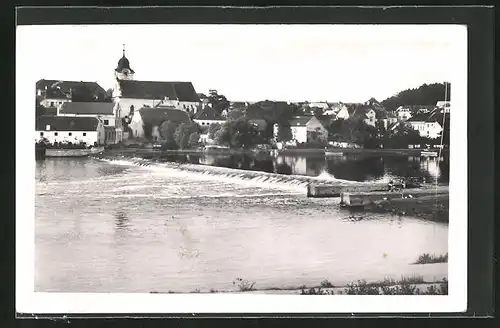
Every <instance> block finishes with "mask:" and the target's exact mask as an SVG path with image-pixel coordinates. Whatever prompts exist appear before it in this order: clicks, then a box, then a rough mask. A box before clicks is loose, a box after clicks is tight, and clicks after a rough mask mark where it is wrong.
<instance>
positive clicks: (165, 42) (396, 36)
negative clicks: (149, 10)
mask: <svg viewBox="0 0 500 328" xmlns="http://www.w3.org/2000/svg"><path fill="white" fill-rule="evenodd" d="M461 32H462V33H461ZM460 37H465V34H464V33H463V30H460V29H457V26H445V25H441V26H437V25H432V26H431V25H420V26H416V25H406V26H405V25H399V26H395V25H392V26H389V25H384V26H382V25H93V26H83V25H80V26H21V27H18V28H17V53H16V56H17V58H18V59H22V60H26V62H30V63H32V66H31V67H29V68H27V69H29V70H30V77H31V79H32V81H33V83H35V82H36V81H37V80H39V79H42V78H44V79H54V80H83V81H96V82H98V83H99V84H100V85H101V86H102V87H103V88H105V89H108V88H111V87H112V86H113V72H114V69H115V68H116V65H117V62H118V60H119V59H120V57H121V56H122V47H123V44H126V55H127V58H128V59H129V60H130V66H131V68H132V69H133V70H134V71H135V72H136V74H135V79H136V80H143V81H190V82H192V83H193V85H194V87H195V89H196V91H197V92H198V93H201V92H203V93H207V92H208V90H209V89H216V90H218V91H219V93H222V94H224V95H226V96H227V98H228V99H229V100H248V101H258V100H265V99H269V100H284V101H305V100H309V101H324V100H328V101H344V102H361V101H366V100H368V99H369V98H370V97H375V98H377V99H378V100H380V101H381V100H383V99H385V98H387V97H389V96H391V95H393V94H395V93H397V92H399V91H401V90H404V89H407V88H413V87H418V86H420V85H421V84H423V83H434V82H442V81H450V77H451V74H452V69H453V65H454V61H453V60H452V59H453V56H454V52H455V51H456V47H455V46H454V43H456V42H455V41H456V40H457V38H460ZM23 69H24V68H23Z"/></svg>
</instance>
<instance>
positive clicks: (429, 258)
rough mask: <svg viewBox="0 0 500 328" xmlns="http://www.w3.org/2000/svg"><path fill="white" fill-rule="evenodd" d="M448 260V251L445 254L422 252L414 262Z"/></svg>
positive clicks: (441, 261)
mask: <svg viewBox="0 0 500 328" xmlns="http://www.w3.org/2000/svg"><path fill="white" fill-rule="evenodd" d="M446 262H448V253H446V254H444V255H435V254H429V253H424V254H421V255H420V256H419V257H418V259H417V260H416V261H415V262H413V264H430V263H446Z"/></svg>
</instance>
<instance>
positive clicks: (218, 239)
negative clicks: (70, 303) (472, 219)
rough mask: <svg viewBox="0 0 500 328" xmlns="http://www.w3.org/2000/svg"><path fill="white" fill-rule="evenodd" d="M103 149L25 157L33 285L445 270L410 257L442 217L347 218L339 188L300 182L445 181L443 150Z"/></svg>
mask: <svg viewBox="0 0 500 328" xmlns="http://www.w3.org/2000/svg"><path fill="white" fill-rule="evenodd" d="M142 157H144V156H142ZM146 157H147V156H146ZM111 158H112V159H113V160H108V161H103V160H98V159H91V158H84V159H69V158H68V159H46V160H44V161H37V163H36V201H35V213H36V223H35V290H36V291H38V292H41V291H44V292H50V291H53V292H151V291H156V292H169V291H172V292H192V291H195V290H199V291H202V292H203V291H209V290H210V289H214V290H219V291H225V290H235V288H236V287H235V284H233V282H234V281H235V279H237V278H242V279H245V280H248V281H251V282H255V285H254V288H257V289H266V288H288V287H298V286H302V285H306V286H313V285H318V284H319V283H320V282H321V281H323V280H325V279H328V280H329V281H330V282H332V283H334V284H336V285H342V284H346V283H349V282H352V281H355V280H358V279H366V280H369V281H370V280H381V279H383V278H384V277H392V278H395V279H398V278H400V277H401V275H405V276H411V275H422V276H423V277H424V279H425V280H427V281H437V280H441V278H443V277H447V264H446V263H444V264H427V265H413V264H410V263H411V262H413V261H415V260H416V259H417V257H418V256H419V255H420V254H422V253H435V254H444V253H447V252H448V225H447V224H444V223H435V222H426V221H423V220H420V219H417V218H410V217H397V216H392V215H388V214H370V215H369V216H364V217H363V219H362V220H355V219H353V214H350V213H348V212H346V211H345V210H342V209H340V208H339V207H338V199H331V198H330V199H311V198H307V197H306V195H305V186H306V185H307V182H308V181H311V180H329V181H335V180H350V181H367V180H388V179H392V178H397V177H400V176H422V177H427V178H429V179H434V180H437V181H438V182H439V183H447V179H448V178H447V176H448V173H447V169H446V163H445V164H443V163H442V162H439V161H436V160H432V159H431V160H420V159H418V160H417V159H415V158H410V157H399V158H395V157H384V158H379V157H361V158H359V157H358V158H335V159H331V160H330V159H329V160H325V159H324V158H318V157H300V156H289V157H286V158H285V157H282V158H276V159H272V160H271V162H269V159H256V158H253V159H251V160H250V161H249V160H248V159H247V163H246V164H245V163H243V164H241V163H242V162H240V161H238V160H235V158H232V159H231V158H229V159H228V157H212V158H207V157H203V156H201V157H200V156H190V157H189V158H188V157H185V156H181V157H175V158H173V157H170V158H168V159H164V160H163V161H167V162H166V163H161V162H162V160H159V159H158V158H156V160H152V159H148V160H141V159H138V158H127V157H124V158H117V157H116V156H115V157H111ZM200 163H201V164H204V165H200ZM224 163H225V164H224ZM256 163H257V164H256ZM235 168H236V169H235ZM280 170H281V172H280ZM285 170H286V172H285ZM262 171H263V172H262ZM356 215H357V214H356ZM354 218H355V217H354Z"/></svg>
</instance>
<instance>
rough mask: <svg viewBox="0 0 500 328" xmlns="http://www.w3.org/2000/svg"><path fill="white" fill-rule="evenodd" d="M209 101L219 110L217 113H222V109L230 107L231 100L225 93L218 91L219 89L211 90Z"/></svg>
mask: <svg viewBox="0 0 500 328" xmlns="http://www.w3.org/2000/svg"><path fill="white" fill-rule="evenodd" d="M208 102H209V103H210V104H211V105H212V108H213V109H215V110H216V111H217V113H219V114H220V113H222V111H224V110H227V109H228V108H229V101H228V100H227V98H226V97H225V96H224V95H220V94H218V93H217V90H210V93H209V95H208Z"/></svg>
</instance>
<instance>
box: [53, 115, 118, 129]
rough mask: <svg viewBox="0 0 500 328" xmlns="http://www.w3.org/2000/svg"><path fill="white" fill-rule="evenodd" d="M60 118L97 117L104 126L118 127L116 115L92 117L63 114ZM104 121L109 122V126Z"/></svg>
mask: <svg viewBox="0 0 500 328" xmlns="http://www.w3.org/2000/svg"><path fill="white" fill-rule="evenodd" d="M58 116H72V117H95V118H99V119H101V120H102V122H103V125H104V126H112V127H116V122H117V121H116V118H115V116H114V115H92V114H61V113H59V115H58ZM104 120H108V124H104Z"/></svg>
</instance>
